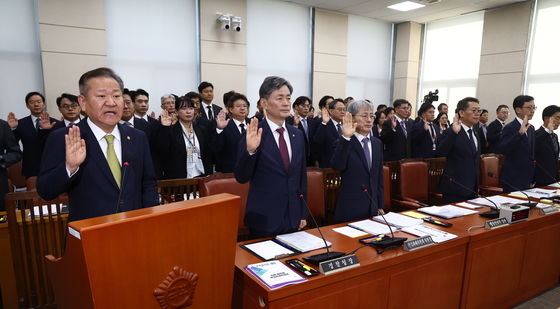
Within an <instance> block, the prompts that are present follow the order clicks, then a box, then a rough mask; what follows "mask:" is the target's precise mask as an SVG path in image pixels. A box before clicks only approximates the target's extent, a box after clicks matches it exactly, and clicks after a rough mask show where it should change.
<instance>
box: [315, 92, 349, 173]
mask: <svg viewBox="0 0 560 309" xmlns="http://www.w3.org/2000/svg"><path fill="white" fill-rule="evenodd" d="M345 114H346V105H344V101H342V99H334V100H332V101H330V102H329V103H328V104H327V108H323V109H321V120H322V122H321V124H319V125H317V132H315V135H314V136H313V139H311V143H312V144H311V149H312V152H313V153H314V154H316V156H317V160H318V161H319V167H321V168H328V167H331V158H332V156H333V152H334V147H333V145H334V142H335V141H336V140H337V139H338V138H339V137H340V135H341V134H342V119H343V118H344V115H345Z"/></svg>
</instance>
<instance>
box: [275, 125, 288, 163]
mask: <svg viewBox="0 0 560 309" xmlns="http://www.w3.org/2000/svg"><path fill="white" fill-rule="evenodd" d="M276 132H278V133H279V134H280V137H279V138H278V148H280V155H281V156H282V162H284V168H285V169H286V172H287V171H288V170H289V169H290V154H289V153H288V145H287V144H286V140H284V128H282V127H280V128H278V129H276Z"/></svg>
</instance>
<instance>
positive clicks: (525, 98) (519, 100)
mask: <svg viewBox="0 0 560 309" xmlns="http://www.w3.org/2000/svg"><path fill="white" fill-rule="evenodd" d="M534 100H535V98H533V97H532V96H530V95H524V94H522V95H518V96H516V97H515V99H513V109H514V110H515V109H516V108H522V107H523V104H525V103H526V102H531V101H534Z"/></svg>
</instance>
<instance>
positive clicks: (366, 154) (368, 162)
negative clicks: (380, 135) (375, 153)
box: [362, 137, 371, 170]
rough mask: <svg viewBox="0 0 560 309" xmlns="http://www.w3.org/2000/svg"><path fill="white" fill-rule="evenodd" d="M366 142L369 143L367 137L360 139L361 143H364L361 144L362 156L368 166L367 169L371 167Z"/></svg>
mask: <svg viewBox="0 0 560 309" xmlns="http://www.w3.org/2000/svg"><path fill="white" fill-rule="evenodd" d="M368 143H369V137H366V138H364V139H362V144H364V146H363V148H364V156H365V157H366V162H367V166H368V170H369V169H371V153H370V152H369V147H368Z"/></svg>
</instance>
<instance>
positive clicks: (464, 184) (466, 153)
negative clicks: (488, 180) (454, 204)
mask: <svg viewBox="0 0 560 309" xmlns="http://www.w3.org/2000/svg"><path fill="white" fill-rule="evenodd" d="M474 134H475V137H476V132H475V133H474ZM436 155H437V156H438V157H447V160H446V162H445V169H444V171H443V175H442V176H441V179H440V184H439V188H440V192H441V193H442V194H443V195H444V197H445V196H448V195H452V196H455V197H459V198H460V199H459V200H458V201H463V200H466V199H468V198H470V197H471V196H473V195H474V194H473V191H474V192H478V181H479V174H480V144H479V146H478V147H477V149H476V151H474V150H473V148H472V146H471V141H470V139H469V136H468V135H467V132H466V131H465V130H464V129H463V127H461V131H459V133H455V132H454V131H453V128H451V127H450V128H448V129H447V130H445V131H444V132H443V133H442V135H441V140H440V143H439V145H438V147H437V150H436Z"/></svg>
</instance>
